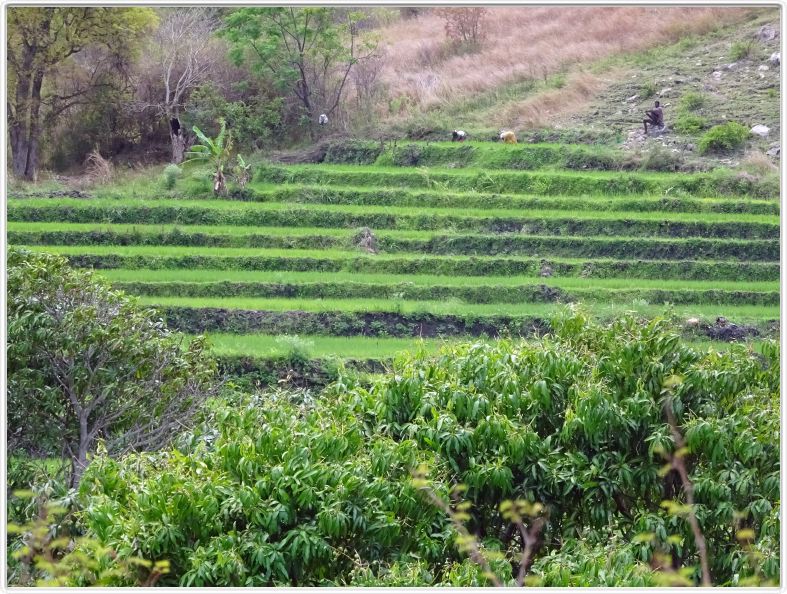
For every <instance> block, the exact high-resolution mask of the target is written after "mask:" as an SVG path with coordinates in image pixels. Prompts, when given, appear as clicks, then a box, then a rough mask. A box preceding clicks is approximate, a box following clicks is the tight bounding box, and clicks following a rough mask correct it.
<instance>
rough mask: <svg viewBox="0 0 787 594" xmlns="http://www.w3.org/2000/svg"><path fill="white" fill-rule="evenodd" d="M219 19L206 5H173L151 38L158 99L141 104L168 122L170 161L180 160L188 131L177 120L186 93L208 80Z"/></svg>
mask: <svg viewBox="0 0 787 594" xmlns="http://www.w3.org/2000/svg"><path fill="white" fill-rule="evenodd" d="M218 27H219V20H218V19H217V18H216V16H215V14H214V11H213V10H212V9H210V8H176V9H171V10H169V11H167V12H166V13H165V14H164V16H163V18H162V20H161V24H160V26H159V28H158V30H157V31H156V33H155V35H154V37H153V44H152V50H153V51H152V52H151V54H150V55H149V56H148V58H147V59H149V60H150V61H151V62H152V64H151V65H150V66H151V68H152V69H154V70H155V72H156V80H157V81H158V82H159V83H160V85H161V87H160V89H159V90H160V93H161V94H160V95H159V97H160V99H158V100H157V101H155V102H153V103H147V104H143V105H142V108H143V109H147V108H154V109H156V110H158V113H159V115H160V116H161V117H165V118H166V119H167V122H168V124H169V136H170V140H171V142H172V162H173V163H181V162H182V161H183V158H184V155H185V152H186V147H187V146H188V138H187V136H188V134H187V132H186V130H184V129H183V127H182V126H181V123H180V112H181V109H183V106H184V104H185V102H186V100H187V99H188V96H189V93H190V92H191V91H192V90H193V89H194V88H196V87H197V86H198V85H200V84H201V83H202V82H204V81H205V80H207V79H208V77H209V76H210V73H211V71H212V70H213V68H214V66H215V64H216V61H217V60H216V56H217V53H218V48H217V47H216V44H217V40H216V39H215V38H214V37H213V33H214V32H215V31H216V30H217V29H218Z"/></svg>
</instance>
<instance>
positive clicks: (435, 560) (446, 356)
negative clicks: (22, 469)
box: [81, 313, 780, 586]
mask: <svg viewBox="0 0 787 594" xmlns="http://www.w3.org/2000/svg"><path fill="white" fill-rule="evenodd" d="M677 330H678V329H677V328H676V327H675V326H673V325H672V324H671V323H670V322H669V321H668V320H666V319H657V320H653V321H647V320H640V319H638V318H636V317H634V316H626V317H624V318H622V319H620V320H617V321H615V322H613V323H610V324H604V325H601V324H598V323H594V322H592V321H590V320H589V318H588V317H586V316H584V315H583V314H582V313H575V314H571V315H567V316H565V317H562V318H559V319H557V320H555V321H554V322H553V327H552V331H551V333H550V335H549V336H547V337H545V338H544V339H542V340H540V341H537V342H515V341H508V340H503V341H497V342H495V343H491V344H483V343H481V344H479V343H467V344H460V345H448V346H446V347H444V349H443V351H442V352H441V353H440V355H439V356H437V357H432V356H428V355H426V354H425V353H414V354H412V355H403V356H402V357H401V358H399V359H398V360H397V361H396V362H395V369H394V372H393V373H391V374H389V375H387V376H385V377H383V378H381V379H379V380H376V381H374V382H373V383H372V384H371V385H369V384H358V383H355V382H352V381H349V380H347V379H344V378H342V379H340V380H339V381H338V382H337V383H336V384H335V385H333V386H331V387H330V388H329V389H328V390H327V392H326V393H324V394H322V395H321V396H320V397H319V398H315V399H311V398H307V397H304V396H302V395H300V394H296V395H288V394H286V393H281V392H275V393H272V394H268V395H260V396H257V397H254V398H241V399H239V400H238V401H228V402H218V403H214V404H212V406H211V407H210V409H209V410H210V415H209V416H208V417H207V418H206V420H205V422H204V424H201V425H199V426H198V428H197V430H195V432H194V433H193V434H192V435H190V436H188V438H186V437H184V439H183V441H182V442H179V443H178V444H177V447H176V448H174V449H170V450H169V451H162V452H157V453H153V454H144V455H140V456H132V457H129V458H126V459H122V460H112V459H109V458H105V457H102V458H101V459H100V460H98V461H96V463H94V464H92V465H91V467H90V469H89V470H88V474H86V475H85V479H84V480H83V483H82V485H81V495H82V497H84V501H85V505H86V511H85V516H84V517H85V521H86V524H87V526H88V528H89V532H90V533H91V534H94V535H96V536H98V537H100V538H101V540H102V541H103V542H104V543H105V544H106V545H108V546H110V547H112V548H116V549H117V550H119V551H120V549H121V548H122V547H123V546H125V552H126V553H127V554H129V555H136V556H141V557H144V558H160V557H163V558H166V559H169V560H170V561H171V562H172V565H171V568H172V572H171V574H170V575H169V576H166V578H165V579H166V580H167V583H175V582H177V583H180V584H181V585H277V584H282V585H284V584H290V585H292V584H296V585H317V584H334V585H348V584H349V585H357V584H361V585H378V586H381V585H488V583H489V582H488V581H486V580H487V578H486V577H485V574H486V572H487V568H485V567H480V566H479V565H478V563H476V562H474V561H472V560H471V559H466V558H465V555H464V554H463V553H460V549H463V550H464V551H468V549H467V545H468V542H469V541H468V539H467V533H463V532H462V531H460V530H458V528H457V527H456V523H455V522H453V523H452V520H449V514H447V513H445V509H441V508H440V507H438V506H434V505H431V504H430V503H429V502H428V501H426V500H424V499H423V497H422V493H421V492H419V489H420V487H418V486H417V483H416V481H414V480H413V479H412V477H411V472H412V471H413V470H414V469H416V468H418V467H419V466H420V465H421V464H422V463H425V464H426V465H427V466H428V467H429V481H430V483H429V484H430V488H431V489H432V490H433V492H434V493H435V496H436V497H438V498H439V499H441V500H442V501H444V502H445V503H446V505H451V506H452V507H453V512H455V513H452V515H453V519H454V520H456V519H461V520H462V521H464V522H465V527H466V529H467V531H468V533H469V534H471V535H472V536H473V538H474V540H475V542H477V543H478V546H477V553H478V555H482V556H484V558H488V559H489V564H488V566H489V567H488V569H489V570H491V571H490V573H494V574H495V575H497V576H499V577H500V579H499V582H500V583H503V584H504V585H508V584H514V583H516V582H517V580H518V579H519V576H520V575H521V574H520V573H519V572H520V571H522V568H523V567H524V568H525V569H526V570H527V578H529V579H530V580H531V581H530V582H528V583H541V584H545V585H557V586H571V585H582V586H620V585H627V586H645V585H667V584H674V583H682V584H695V583H700V581H701V579H702V573H701V571H700V569H699V566H700V554H699V552H698V548H697V546H696V543H695V534H696V533H695V532H694V530H693V528H692V527H691V526H690V523H691V522H690V515H689V513H688V510H687V508H688V507H689V497H688V493H687V491H686V486H685V485H686V483H685V482H684V481H683V480H682V479H681V477H680V476H679V474H680V473H679V472H678V473H677V474H676V470H675V468H674V465H669V466H667V467H666V468H665V460H668V459H670V458H671V459H673V460H674V459H675V458H676V457H680V459H681V460H682V461H683V463H684V464H685V471H686V473H687V474H688V477H689V479H690V481H691V484H692V485H693V487H692V499H691V500H692V501H693V506H691V508H690V509H691V511H692V512H693V515H694V518H695V519H696V522H697V524H698V525H699V527H700V529H701V533H702V534H703V535H704V540H705V542H706V547H707V552H708V558H709V572H710V576H711V581H712V583H714V584H716V585H745V584H747V583H767V582H769V581H772V580H776V579H778V575H779V530H780V526H779V509H780V508H779V506H780V494H779V351H778V346H777V345H775V344H771V343H766V344H765V346H764V348H763V353H762V355H760V354H757V353H752V352H750V351H748V350H747V349H746V347H743V346H732V347H731V348H730V349H729V350H728V351H726V352H721V353H717V352H707V353H706V352H702V351H699V350H696V349H695V348H693V347H691V346H690V345H687V344H685V343H684V342H682V341H681V338H680V334H679V332H678V331H677ZM677 377H680V378H681V379H680V380H679V381H676V378H677ZM667 385H670V386H671V387H670V389H669V391H668V393H667V392H665V390H664V387H665V386H667ZM666 411H671V415H674V420H675V424H676V426H677V427H679V430H680V433H681V435H682V436H683V438H685V446H681V445H680V440H678V441H676V438H675V436H674V434H673V431H672V429H671V423H672V421H671V420H669V415H667V414H666ZM456 483H461V484H463V485H465V486H466V487H467V491H466V493H465V495H464V498H465V501H461V502H458V503H457V501H456V500H455V499H452V498H451V497H450V495H449V494H451V493H452V491H453V489H452V488H451V487H452V485H455V484H456ZM507 499H510V500H514V501H516V502H520V501H525V502H531V503H539V504H542V505H543V508H539V512H538V514H539V515H538V517H537V518H536V517H533V518H532V519H531V518H528V519H527V520H525V519H524V518H521V519H520V520H519V521H520V523H522V525H524V523H525V522H526V523H527V530H526V531H527V533H528V536H527V537H525V535H524V534H523V531H522V530H521V529H520V530H517V529H516V528H517V520H515V519H513V518H512V516H511V515H510V513H511V509H510V508H509V509H508V511H506V508H505V507H504V506H501V505H500V503H501V502H503V501H505V500H507ZM664 502H667V503H666V504H664ZM517 505H519V504H518V503H517ZM530 507H531V512H533V513H535V506H530ZM456 512H458V513H456ZM542 512H543V513H542ZM517 513H518V514H520V512H519V511H517ZM507 514H509V515H507ZM520 515H521V514H520ZM537 522H538V524H537ZM536 526H537V530H536ZM132 534H133V537H131V535H132ZM534 540H536V541H537V542H533V541H534ZM528 547H529V551H528ZM472 553H473V555H475V553H476V550H475V549H473V550H472ZM522 560H526V561H527V562H526V563H524V562H523V561H522ZM671 568H674V571H670V569H671Z"/></svg>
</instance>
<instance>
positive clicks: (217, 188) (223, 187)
mask: <svg viewBox="0 0 787 594" xmlns="http://www.w3.org/2000/svg"><path fill="white" fill-rule="evenodd" d="M213 193H214V194H215V195H216V196H226V195H227V182H226V180H225V179H224V168H223V167H219V168H218V169H216V173H214V174H213Z"/></svg>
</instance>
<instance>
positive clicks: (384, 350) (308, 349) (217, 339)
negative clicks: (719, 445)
mask: <svg viewBox="0 0 787 594" xmlns="http://www.w3.org/2000/svg"><path fill="white" fill-rule="evenodd" d="M206 334H207V336H208V340H209V342H210V348H211V351H212V352H213V353H214V354H216V355H217V356H233V357H250V358H259V359H265V358H279V357H282V356H287V355H290V354H291V353H292V352H293V351H294V350H297V352H298V354H299V355H301V356H303V355H305V356H307V357H309V358H311V359H319V358H324V357H341V358H345V359H381V360H382V359H391V358H393V357H394V356H395V355H397V354H399V353H402V352H415V351H418V350H423V351H425V352H427V353H435V354H436V353H438V352H439V350H440V348H441V347H442V346H443V345H445V344H450V343H451V342H473V343H479V342H485V340H484V339H481V338H469V337H460V338H457V339H455V340H446V339H428V338H391V337H385V338H378V337H369V336H318V335H271V334H232V333H226V332H207V333H206ZM192 338H193V336H192V335H188V336H187V338H186V339H187V340H188V341H190V340H191V339H192ZM687 343H688V344H690V345H691V346H692V347H694V348H695V349H697V350H701V351H710V350H713V351H717V352H718V351H722V352H723V351H726V350H729V349H731V348H741V347H742V348H752V349H753V350H755V351H757V352H760V351H761V349H762V345H763V344H764V341H761V340H750V341H746V342H741V343H730V342H722V341H717V340H705V341H702V340H691V341H687Z"/></svg>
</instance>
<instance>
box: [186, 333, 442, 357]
mask: <svg viewBox="0 0 787 594" xmlns="http://www.w3.org/2000/svg"><path fill="white" fill-rule="evenodd" d="M207 336H208V339H209V342H210V345H211V350H212V352H213V353H215V354H216V355H219V356H222V355H224V356H248V357H255V358H273V357H281V356H286V355H288V354H289V353H290V352H291V351H292V350H293V345H298V347H299V348H300V349H301V350H302V352H305V353H306V354H307V355H308V356H310V357H311V358H317V359H319V358H324V357H329V356H335V355H337V354H340V355H341V356H342V357H343V358H345V359H390V358H392V357H393V356H394V355H396V354H397V353H400V352H402V351H415V350H419V349H423V350H425V351H426V352H428V353H436V352H437V351H438V350H439V349H440V347H441V346H442V345H443V344H446V342H447V341H445V340H436V339H417V338H373V337H366V336H353V337H342V336H298V337H297V339H294V340H293V339H292V338H291V337H289V336H271V335H269V334H228V333H222V332H217V333H207ZM189 338H190V337H189Z"/></svg>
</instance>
